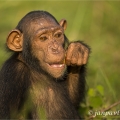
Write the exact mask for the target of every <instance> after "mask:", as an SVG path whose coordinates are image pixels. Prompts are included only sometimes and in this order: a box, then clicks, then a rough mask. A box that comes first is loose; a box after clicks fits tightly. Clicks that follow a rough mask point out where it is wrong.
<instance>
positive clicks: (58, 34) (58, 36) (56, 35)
mask: <svg viewBox="0 0 120 120" xmlns="http://www.w3.org/2000/svg"><path fill="white" fill-rule="evenodd" d="M62 35H63V33H62V32H58V33H56V34H55V35H54V37H55V38H60V37H61V36H62Z"/></svg>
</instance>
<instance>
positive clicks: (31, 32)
mask: <svg viewBox="0 0 120 120" xmlns="http://www.w3.org/2000/svg"><path fill="white" fill-rule="evenodd" d="M66 26H67V22H66V20H64V19H62V20H61V21H60V22H59V23H58V22H57V20H56V19H55V18H54V17H53V16H52V15H51V14H50V13H48V12H46V11H32V12H30V13H28V14H27V15H25V16H24V17H23V18H22V19H21V20H20V22H19V23H18V25H17V27H16V29H15V30H12V31H11V33H10V34H9V36H8V38H7V46H8V48H9V49H10V50H12V51H15V52H18V53H19V55H21V56H22V58H23V60H24V61H25V63H26V64H28V65H29V66H31V67H32V68H35V69H37V70H39V69H42V70H43V71H44V72H46V73H47V74H49V75H51V76H52V77H54V78H59V77H61V76H62V75H63V74H64V73H65V70H66V65H65V62H64V59H65V43H66V42H67V39H66V37H65V35H64V30H65V29H66Z"/></svg>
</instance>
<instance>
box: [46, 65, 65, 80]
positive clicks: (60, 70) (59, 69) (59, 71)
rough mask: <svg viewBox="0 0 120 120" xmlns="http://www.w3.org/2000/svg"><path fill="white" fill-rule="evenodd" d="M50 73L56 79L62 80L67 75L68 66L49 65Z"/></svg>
mask: <svg viewBox="0 0 120 120" xmlns="http://www.w3.org/2000/svg"><path fill="white" fill-rule="evenodd" d="M48 71H49V72H48V73H49V74H50V75H51V76H52V77H53V78H56V79H60V78H62V77H63V76H64V74H65V73H66V65H65V64H51V65H49V64H48Z"/></svg>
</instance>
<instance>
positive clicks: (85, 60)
mask: <svg viewBox="0 0 120 120" xmlns="http://www.w3.org/2000/svg"><path fill="white" fill-rule="evenodd" d="M88 57H89V52H88V49H85V50H84V56H83V64H86V63H87V61H88Z"/></svg>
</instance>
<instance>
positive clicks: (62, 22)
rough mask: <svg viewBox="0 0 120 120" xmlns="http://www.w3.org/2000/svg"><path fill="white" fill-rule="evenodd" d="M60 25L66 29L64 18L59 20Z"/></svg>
mask: <svg viewBox="0 0 120 120" xmlns="http://www.w3.org/2000/svg"><path fill="white" fill-rule="evenodd" d="M59 24H60V26H61V27H63V29H64V30H66V28H67V21H66V20H65V19H62V20H61V21H60V22H59Z"/></svg>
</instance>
